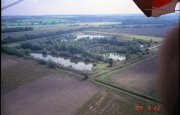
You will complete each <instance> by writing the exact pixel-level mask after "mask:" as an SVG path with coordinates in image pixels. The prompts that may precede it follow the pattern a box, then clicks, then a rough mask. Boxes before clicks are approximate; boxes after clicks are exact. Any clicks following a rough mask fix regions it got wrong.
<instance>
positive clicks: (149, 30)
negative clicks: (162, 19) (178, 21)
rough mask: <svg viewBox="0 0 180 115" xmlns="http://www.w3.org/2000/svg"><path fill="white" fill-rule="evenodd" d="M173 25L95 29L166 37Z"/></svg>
mask: <svg viewBox="0 0 180 115" xmlns="http://www.w3.org/2000/svg"><path fill="white" fill-rule="evenodd" d="M171 28H173V27H163V28H155V27H142V28H132V27H128V28H122V27H107V29H104V28H103V29H97V30H98V31H103V32H115V33H123V34H136V35H142V36H153V37H160V38H164V37H166V34H167V32H168V31H169V30H170V29H171Z"/></svg>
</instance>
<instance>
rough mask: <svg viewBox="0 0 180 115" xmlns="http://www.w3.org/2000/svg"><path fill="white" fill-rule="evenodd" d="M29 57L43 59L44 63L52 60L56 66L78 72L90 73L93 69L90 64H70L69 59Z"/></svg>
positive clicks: (40, 55)
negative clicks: (70, 68)
mask: <svg viewBox="0 0 180 115" xmlns="http://www.w3.org/2000/svg"><path fill="white" fill-rule="evenodd" d="M31 56H32V57H33V58H35V59H43V60H45V61H48V60H52V61H53V62H55V63H56V64H60V65H62V66H64V67H72V68H73V69H76V70H80V71H91V70H92V68H93V65H92V63H89V64H86V63H84V62H80V61H79V62H72V60H70V59H65V58H63V57H60V56H58V57H55V56H52V55H47V56H43V55H42V54H40V53H31Z"/></svg>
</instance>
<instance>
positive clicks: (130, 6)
mask: <svg viewBox="0 0 180 115" xmlns="http://www.w3.org/2000/svg"><path fill="white" fill-rule="evenodd" d="M14 1H17V0H2V5H1V7H3V6H6V5H8V4H10V3H13V2H14ZM75 14H81V15H85V14H86V15H88V14H142V12H141V11H140V9H139V8H138V7H137V6H136V5H135V4H134V2H133V0H25V1H23V2H21V3H19V4H17V5H15V6H12V7H10V8H8V9H5V10H3V11H2V15H75Z"/></svg>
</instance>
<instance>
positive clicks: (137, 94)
mask: <svg viewBox="0 0 180 115" xmlns="http://www.w3.org/2000/svg"><path fill="white" fill-rule="evenodd" d="M93 81H95V82H98V83H100V84H101V85H105V86H109V87H112V88H115V89H118V90H120V91H124V92H125V93H127V94H132V95H135V96H138V97H141V98H143V99H146V100H149V101H153V102H157V103H161V102H160V101H159V100H158V99H156V98H153V97H150V96H147V95H142V94H139V93H136V92H133V91H129V90H127V89H124V88H121V87H119V86H116V85H112V84H109V83H107V82H103V81H100V80H98V79H93ZM132 95H130V96H132ZM161 104H162V103H161Z"/></svg>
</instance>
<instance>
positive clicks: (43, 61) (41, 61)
mask: <svg viewBox="0 0 180 115" xmlns="http://www.w3.org/2000/svg"><path fill="white" fill-rule="evenodd" d="M37 62H39V64H42V65H46V64H47V63H46V61H45V60H43V59H38V60H37Z"/></svg>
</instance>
